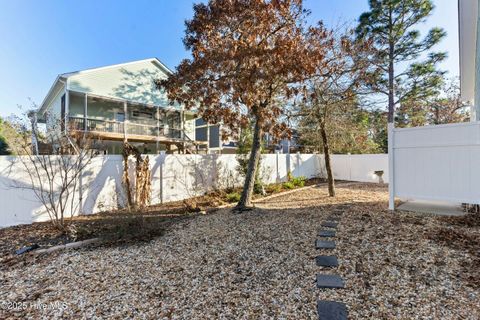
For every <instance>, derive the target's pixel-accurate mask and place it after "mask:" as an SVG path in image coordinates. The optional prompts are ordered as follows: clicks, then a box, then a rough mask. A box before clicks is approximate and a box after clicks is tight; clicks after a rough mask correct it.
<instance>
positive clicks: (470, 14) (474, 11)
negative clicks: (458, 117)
mask: <svg viewBox="0 0 480 320" xmlns="http://www.w3.org/2000/svg"><path fill="white" fill-rule="evenodd" d="M478 16H479V14H478V0H459V1H458V30H459V46H460V48H459V49H460V88H461V94H462V99H463V100H465V101H469V102H472V101H473V100H474V98H475V81H476V79H475V76H476V69H477V67H476V59H477V20H478V18H479V17H478Z"/></svg>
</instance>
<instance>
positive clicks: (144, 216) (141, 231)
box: [0, 178, 324, 268]
mask: <svg viewBox="0 0 480 320" xmlns="http://www.w3.org/2000/svg"><path fill="white" fill-rule="evenodd" d="M323 181H324V180H323V179H319V178H314V179H310V180H307V181H306V183H305V185H306V186H311V185H315V184H319V183H322V182H323ZM275 186H276V185H269V186H267V188H266V194H265V195H263V196H262V195H257V194H255V195H254V199H261V198H263V197H265V196H267V197H268V196H270V195H273V194H275V193H281V192H283V191H288V190H284V189H282V188H281V184H278V186H280V188H275ZM235 191H238V192H240V191H241V190H240V189H236V190H235ZM226 194H227V192H225V191H214V192H211V193H209V194H206V195H204V196H200V197H195V198H191V199H187V200H182V201H173V202H168V203H164V204H161V205H152V206H149V207H147V208H144V209H143V210H141V211H138V212H127V211H125V210H117V211H113V212H102V213H98V214H92V215H85V216H79V217H74V218H73V219H72V223H71V224H72V226H71V227H70V228H69V231H68V232H67V233H62V232H60V231H59V230H57V229H56V228H54V227H53V226H52V225H51V224H50V223H49V222H39V223H33V224H29V225H18V226H13V227H8V228H2V229H0V268H1V267H2V262H5V261H9V262H11V261H12V258H13V257H14V256H15V251H16V250H18V249H21V248H22V247H26V246H31V245H34V244H37V245H39V246H40V247H41V248H48V247H52V246H56V245H61V244H67V243H70V242H75V241H82V240H87V239H91V238H97V237H100V238H102V239H105V240H107V241H110V242H112V241H117V242H118V241H121V242H124V241H139V240H140V241H149V240H151V239H153V238H155V237H158V236H161V235H162V234H163V232H164V231H165V230H166V229H167V228H168V227H169V226H170V225H171V224H173V223H175V222H178V221H180V220H183V219H186V218H190V217H191V216H192V214H194V213H199V212H201V213H204V212H205V211H207V210H212V209H215V208H217V207H220V206H223V205H225V204H228V201H227V199H226Z"/></svg>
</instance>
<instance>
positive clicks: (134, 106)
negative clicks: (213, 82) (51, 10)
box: [35, 58, 223, 154]
mask: <svg viewBox="0 0 480 320" xmlns="http://www.w3.org/2000/svg"><path fill="white" fill-rule="evenodd" d="M170 73H171V71H170V69H168V68H167V67H166V66H165V65H164V64H163V63H162V62H161V61H160V60H159V59H157V58H150V59H145V60H138V61H132V62H127V63H121V64H116V65H110V66H105V67H100V68H93V69H88V70H82V71H76V72H70V73H64V74H60V75H59V76H58V77H57V78H56V80H55V82H54V83H53V85H52V87H51V89H50V91H49V92H48V94H47V96H46V97H45V99H44V100H43V102H42V104H41V105H40V108H39V109H38V110H37V112H36V120H35V123H36V122H38V123H45V124H46V132H47V135H48V136H49V137H50V138H51V137H52V136H53V137H59V136H66V137H75V136H78V135H86V136H88V137H89V138H91V139H92V141H93V143H92V145H93V146H92V148H95V149H99V150H102V151H103V152H104V153H108V154H119V153H121V151H122V145H123V142H124V141H128V142H129V143H131V144H133V145H136V146H137V147H138V148H139V150H140V151H141V152H144V153H159V152H160V151H166V152H167V153H174V152H178V153H195V152H203V153H209V152H210V153H212V152H218V153H221V152H222V150H223V142H222V141H221V139H220V125H219V124H215V125H212V124H207V123H204V122H203V120H201V119H197V115H196V114H195V111H189V110H186V109H185V108H184V107H183V106H181V105H178V104H173V105H171V104H170V103H169V101H168V99H167V97H166V94H165V93H164V92H162V91H161V90H158V89H157V88H156V86H155V83H154V80H155V79H163V78H166V77H167V76H168V74H170ZM49 140H53V141H54V139H49Z"/></svg>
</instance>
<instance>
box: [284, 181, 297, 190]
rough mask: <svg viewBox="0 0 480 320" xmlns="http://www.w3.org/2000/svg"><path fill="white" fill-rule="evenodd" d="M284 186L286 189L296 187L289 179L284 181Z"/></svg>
mask: <svg viewBox="0 0 480 320" xmlns="http://www.w3.org/2000/svg"><path fill="white" fill-rule="evenodd" d="M283 188H284V189H295V185H294V184H293V183H292V182H290V181H287V182H284V183H283Z"/></svg>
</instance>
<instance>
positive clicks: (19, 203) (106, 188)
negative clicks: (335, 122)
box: [0, 154, 388, 227]
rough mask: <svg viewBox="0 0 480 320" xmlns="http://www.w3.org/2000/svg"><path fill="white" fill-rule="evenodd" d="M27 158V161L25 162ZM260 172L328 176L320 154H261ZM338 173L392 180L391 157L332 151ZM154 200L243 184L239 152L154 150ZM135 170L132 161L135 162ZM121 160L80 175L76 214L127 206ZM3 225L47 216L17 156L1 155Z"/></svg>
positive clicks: (281, 177)
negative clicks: (159, 152)
mask: <svg viewBox="0 0 480 320" xmlns="http://www.w3.org/2000/svg"><path fill="white" fill-rule="evenodd" d="M26 163H28V161H27V162H26ZM261 163H262V167H261V170H260V174H261V177H262V179H263V181H264V182H266V183H274V182H281V181H285V180H286V177H287V172H288V170H289V168H290V171H291V172H292V174H293V175H294V176H306V177H307V178H312V177H325V165H324V160H323V156H322V155H317V154H290V155H287V154H266V155H262V162H261ZM332 163H333V168H334V176H335V178H336V179H339V180H351V181H362V182H378V181H379V178H378V176H377V175H375V173H374V171H380V170H381V171H384V172H385V174H384V176H383V178H384V180H385V181H388V172H387V167H388V156H387V155H386V154H378V155H333V156H332ZM150 165H151V169H152V204H158V203H163V202H169V201H175V200H183V199H186V198H190V197H193V196H196V195H201V194H203V193H205V192H207V191H209V190H212V189H213V188H226V187H230V186H238V185H241V183H242V179H241V178H240V177H239V176H238V173H237V170H236V169H237V161H236V158H235V155H214V154H209V155H174V154H171V155H150ZM131 168H132V170H133V163H132V165H131ZM122 174H123V162H122V157H121V156H119V155H118V156H117V155H112V156H98V157H96V158H94V159H93V161H92V162H91V163H90V164H89V165H88V167H87V168H85V170H84V171H83V174H82V175H81V186H80V187H79V189H78V191H77V192H76V196H77V197H78V198H77V199H80V198H81V201H79V202H80V205H79V206H78V208H76V210H75V212H74V214H91V213H96V212H101V211H105V210H110V209H116V208H119V207H122V206H124V204H125V202H126V201H125V200H126V198H125V193H124V189H123V186H122ZM0 204H1V208H0V227H5V226H11V225H17V224H26V223H32V222H35V221H45V220H47V219H48V215H47V213H46V212H45V209H44V208H43V206H42V205H41V203H40V202H39V201H38V199H37V198H36V197H35V194H34V192H33V191H32V190H31V182H30V179H29V177H28V175H27V174H26V172H25V166H24V163H22V161H20V159H19V158H18V157H10V156H0Z"/></svg>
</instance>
